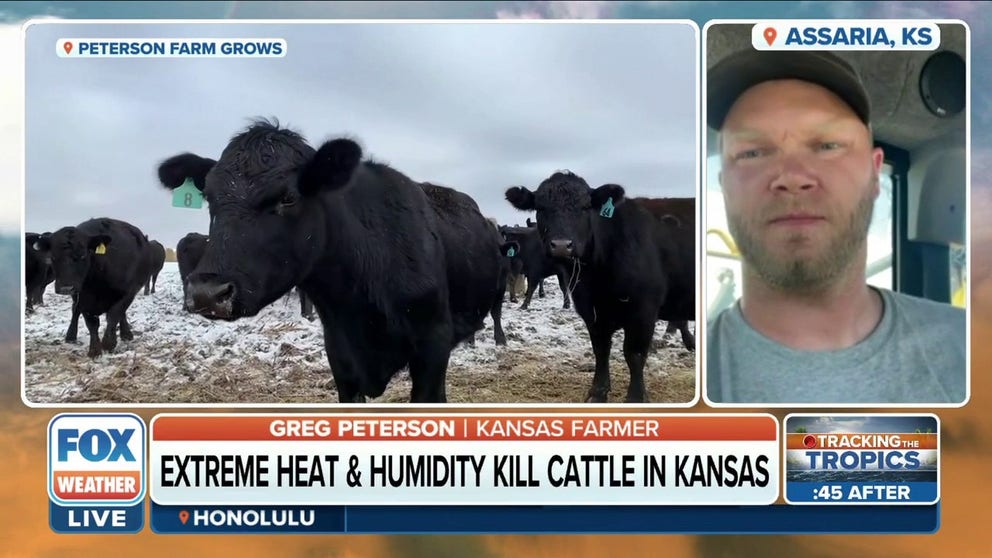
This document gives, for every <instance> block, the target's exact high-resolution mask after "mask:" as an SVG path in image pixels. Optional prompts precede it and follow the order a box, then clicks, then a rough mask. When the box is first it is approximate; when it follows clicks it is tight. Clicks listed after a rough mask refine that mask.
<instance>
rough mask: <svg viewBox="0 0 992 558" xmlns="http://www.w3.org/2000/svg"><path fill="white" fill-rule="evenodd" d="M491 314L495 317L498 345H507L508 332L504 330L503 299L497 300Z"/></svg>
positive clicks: (490, 311)
mask: <svg viewBox="0 0 992 558" xmlns="http://www.w3.org/2000/svg"><path fill="white" fill-rule="evenodd" d="M489 315H490V316H492V318H493V337H495V338H496V346H503V345H506V333H505V332H504V331H503V300H502V297H500V300H497V301H496V304H493V307H492V309H490V310H489Z"/></svg>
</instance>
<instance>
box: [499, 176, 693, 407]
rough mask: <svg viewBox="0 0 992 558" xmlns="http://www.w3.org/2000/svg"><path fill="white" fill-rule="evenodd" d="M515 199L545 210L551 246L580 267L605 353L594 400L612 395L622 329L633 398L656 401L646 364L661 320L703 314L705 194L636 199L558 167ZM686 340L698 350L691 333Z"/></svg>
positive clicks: (589, 315)
mask: <svg viewBox="0 0 992 558" xmlns="http://www.w3.org/2000/svg"><path fill="white" fill-rule="evenodd" d="M506 199H507V201H509V202H510V204H511V205H513V206H514V207H516V208H517V209H519V210H521V211H534V212H535V215H536V224H537V230H538V234H539V235H540V238H541V242H542V245H543V247H544V250H546V252H547V254H548V255H549V256H551V257H552V258H555V259H557V260H558V261H561V262H567V263H568V267H569V269H571V270H572V273H571V278H570V280H569V290H570V291H571V294H572V301H573V304H574V306H575V310H576V311H577V312H578V314H579V316H581V317H582V320H583V321H584V322H585V324H586V328H587V330H588V332H589V337H590V341H591V342H592V348H593V353H594V354H595V359H596V371H595V374H594V376H593V381H592V386H591V387H590V389H589V393H588V396H587V398H586V402H588V403H595V402H606V401H607V400H608V398H609V393H610V363H609V357H610V348H611V346H612V339H613V334H614V333H615V332H616V331H618V330H621V329H622V330H623V331H624V347H623V353H624V358H625V360H626V362H627V367H628V369H629V371H630V384H629V386H628V388H627V396H626V401H627V402H631V403H641V402H647V400H648V397H647V393H645V387H644V365H645V362H646V360H647V355H648V351H649V350H650V348H651V341H652V339H653V336H654V329H655V322H657V321H658V320H666V321H669V322H687V321H695V320H696V317H695V311H696V296H695V293H696V274H695V269H696V268H695V234H694V230H695V200H694V199H692V198H670V199H665V200H652V199H644V198H628V197H627V196H626V192H625V190H624V188H623V186H620V185H618V184H604V185H602V186H599V187H598V188H592V187H590V186H589V184H588V183H587V182H586V181H585V179H583V178H582V177H581V176H578V175H576V174H574V173H572V172H569V171H558V172H555V173H554V174H552V175H551V176H550V177H548V178H546V179H545V180H544V181H542V182H541V184H540V185H539V186H538V188H537V190H535V191H531V190H529V189H528V188H525V187H523V186H516V187H513V188H509V189H508V190H507V191H506ZM679 325H681V323H680V324H679ZM686 333H687V332H686ZM683 340H684V341H685V342H686V346H687V348H689V349H690V350H692V349H694V348H695V343H694V341H692V339H691V336H690V337H688V338H686V337H685V336H684V337H683Z"/></svg>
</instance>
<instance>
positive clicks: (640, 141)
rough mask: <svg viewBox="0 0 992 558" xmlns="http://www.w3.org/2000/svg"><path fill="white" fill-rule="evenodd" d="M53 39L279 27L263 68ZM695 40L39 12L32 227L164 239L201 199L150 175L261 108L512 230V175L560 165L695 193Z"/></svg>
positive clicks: (647, 187) (212, 148)
mask: <svg viewBox="0 0 992 558" xmlns="http://www.w3.org/2000/svg"><path fill="white" fill-rule="evenodd" d="M63 37H155V38H162V37H276V38H284V39H285V40H286V41H287V44H288V48H287V56H286V57H285V58H275V59H175V58H173V59H137V58H107V59H78V58H77V59H67V58H59V57H57V56H56V55H55V44H56V41H57V40H58V39H59V38H63ZM696 44H697V41H696V31H695V29H694V28H693V27H692V26H691V25H689V24H666V25H658V24H650V23H633V24H631V23H626V24H614V23H600V24H561V23H557V24H556V23H551V22H549V23H537V24H535V22H523V21H517V22H507V23H498V24H497V23H479V24H467V23H459V24H454V23H438V24H424V23H418V24H409V23H404V24H395V25H394V24H379V23H376V24H322V25H319V24H297V25H285V24H283V25H275V24H273V25H267V24H254V23H251V24H238V25H230V24H226V25H221V24H212V23H211V24H203V25H192V24H184V25H182V26H165V25H156V24H118V25H114V26H109V25H106V24H86V25H80V24H73V25H69V24H65V23H58V22H53V23H45V24H43V25H32V26H30V27H29V28H28V31H27V39H26V42H25V48H26V60H27V73H26V80H27V81H26V90H25V91H26V95H27V99H28V101H27V104H26V110H27V116H26V122H27V134H26V146H27V147H26V159H25V161H26V178H25V180H26V190H25V195H26V199H25V215H26V230H29V231H47V230H54V229H56V228H58V227H61V226H64V225H70V224H78V223H79V222H81V221H83V220H85V219H88V218H91V217H100V216H109V217H115V218H120V219H124V220H127V221H129V222H131V223H133V224H135V225H137V226H138V227H139V228H141V229H142V230H144V231H145V232H146V233H147V234H148V235H149V237H150V238H155V239H159V240H160V241H161V242H162V243H163V244H165V245H166V246H175V244H176V242H177V241H178V240H179V239H180V238H181V237H182V236H183V235H184V234H186V233H187V232H190V231H199V232H206V230H207V222H208V218H207V212H206V208H205V207H204V209H202V210H199V211H196V210H188V209H177V208H173V207H172V206H171V194H170V193H169V192H167V191H166V190H164V189H162V188H160V187H159V186H158V183H157V181H156V178H155V169H156V166H157V164H158V162H159V161H161V160H162V159H164V158H166V157H168V156H170V155H173V154H175V153H179V152H182V151H187V150H189V151H193V152H195V153H198V154H200V155H204V156H209V157H214V158H216V157H217V156H218V155H219V154H220V152H221V150H222V149H223V148H224V146H225V145H226V143H227V141H228V139H229V138H230V137H231V135H233V134H234V133H236V132H238V131H239V130H241V129H242V128H244V127H245V125H246V124H247V123H248V119H249V118H252V117H255V116H264V117H276V118H278V119H279V121H280V122H281V123H283V124H285V125H288V126H290V127H292V128H294V129H297V130H299V131H300V132H302V133H303V134H304V135H305V137H307V138H308V139H309V140H310V142H311V143H312V144H319V143H320V142H322V141H323V140H325V139H328V138H331V137H335V136H337V135H342V134H345V135H349V136H352V137H355V138H357V139H358V140H359V142H360V143H361V144H362V145H363V147H364V148H365V150H366V152H367V154H368V155H371V156H373V157H375V158H377V159H379V160H383V161H385V162H388V163H390V164H392V165H393V166H395V167H396V168H398V169H399V170H401V171H403V172H404V173H406V174H408V175H409V176H411V177H412V178H414V179H415V180H421V181H433V182H438V183H442V184H446V185H449V186H452V187H455V188H457V189H460V190H462V191H464V192H466V193H469V194H470V195H471V196H473V197H474V198H475V199H476V201H477V202H478V203H479V205H480V207H481V208H482V210H483V212H484V213H485V214H486V215H487V216H492V217H496V218H497V219H498V220H499V221H500V222H501V223H517V222H519V223H522V222H523V221H524V220H525V218H526V217H527V216H528V214H526V213H521V212H519V211H517V210H516V209H514V208H513V207H511V206H510V205H509V203H507V202H506V201H505V200H504V198H503V195H504V191H505V190H506V188H507V187H508V186H511V185H517V184H522V185H526V186H529V187H536V186H537V184H538V183H539V182H540V181H541V180H542V179H543V178H545V177H547V176H548V175H550V174H551V173H552V172H554V171H555V170H557V169H570V170H572V171H573V172H576V173H578V174H580V175H582V176H584V177H585V178H586V179H587V180H588V181H589V183H590V184H591V185H593V186H597V185H600V184H603V183H607V182H615V183H618V184H622V185H624V186H625V187H626V188H627V189H628V190H629V192H630V193H631V194H632V195H645V196H688V197H691V196H695V192H696V165H697V147H696V146H697V143H696V133H697V131H696V124H695V123H696V121H697V120H696V93H697V92H696V84H695V81H696V79H695V78H696V76H695V73H696V65H695V64H696V56H697V53H696Z"/></svg>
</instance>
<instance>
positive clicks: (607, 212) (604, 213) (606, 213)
mask: <svg viewBox="0 0 992 558" xmlns="http://www.w3.org/2000/svg"><path fill="white" fill-rule="evenodd" d="M614 209H616V208H615V207H613V198H609V199H607V200H606V203H604V204H603V208H602V209H600V210H599V215H600V216H601V217H606V218H607V219H609V218H610V217H613V210H614Z"/></svg>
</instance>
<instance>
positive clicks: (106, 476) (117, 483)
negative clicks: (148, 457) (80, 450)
mask: <svg viewBox="0 0 992 558" xmlns="http://www.w3.org/2000/svg"><path fill="white" fill-rule="evenodd" d="M52 476H53V479H52V480H53V484H54V486H53V487H52V490H53V492H54V493H55V495H56V496H57V497H59V498H61V499H62V500H124V501H126V500H133V499H134V498H136V497H137V496H138V494H139V493H141V473H139V472H138V471H55V472H54V473H53V474H52Z"/></svg>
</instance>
